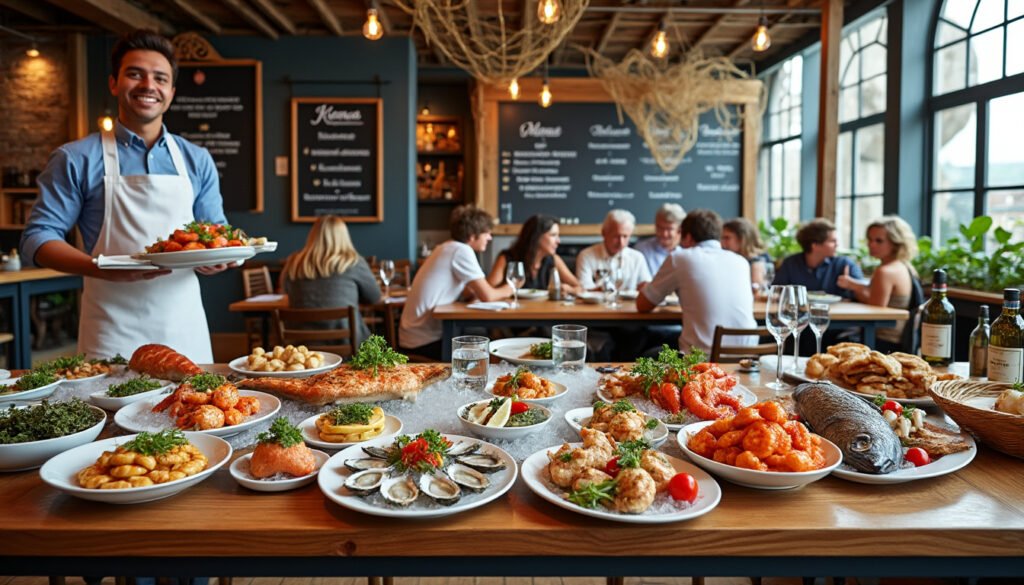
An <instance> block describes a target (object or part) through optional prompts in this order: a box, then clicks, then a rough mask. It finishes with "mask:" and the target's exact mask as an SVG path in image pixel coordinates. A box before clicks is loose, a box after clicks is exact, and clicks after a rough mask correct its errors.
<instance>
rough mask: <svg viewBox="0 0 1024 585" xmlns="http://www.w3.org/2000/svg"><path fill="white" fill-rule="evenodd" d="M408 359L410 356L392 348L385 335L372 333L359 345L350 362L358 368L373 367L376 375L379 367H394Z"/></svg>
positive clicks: (351, 365) (366, 368) (353, 366)
mask: <svg viewBox="0 0 1024 585" xmlns="http://www.w3.org/2000/svg"><path fill="white" fill-rule="evenodd" d="M407 361H409V358H407V357H406V356H404V355H402V354H400V353H398V352H397V351H395V350H393V349H391V346H389V345H388V342H387V341H386V340H385V339H384V338H383V337H381V336H380V335H371V336H370V338H369V339H367V340H366V341H364V342H363V343H362V344H361V345H360V346H359V350H358V351H357V352H356V355H354V356H352V359H351V360H349V362H348V364H349V366H350V367H352V368H353V369H356V370H368V369H370V368H373V375H374V376H376V375H377V369H378V368H393V367H395V366H397V365H399V364H404V363H405V362H407Z"/></svg>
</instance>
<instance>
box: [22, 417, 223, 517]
mask: <svg viewBox="0 0 1024 585" xmlns="http://www.w3.org/2000/svg"><path fill="white" fill-rule="evenodd" d="M135 436H136V435H125V436H123V437H112V438H110V439H104V440H102V441H96V442H95V443H87V444H85V445H82V446H80V447H75V448H74V449H71V450H70V451H65V452H63V453H61V454H60V455H57V456H56V457H54V458H52V459H50V460H49V461H47V462H46V463H45V464H44V465H43V468H42V469H40V470H39V477H41V478H42V479H43V481H45V482H46V483H48V484H50V485H51V486H53V487H55V488H57V489H59V490H60V491H62V492H64V493H66V494H68V495H72V496H75V497H78V498H82V499H83V500H93V501H96V502H106V503H108V504H140V503H142V502H152V501H153V500H159V499H161V498H166V497H169V496H173V495H174V494H176V493H178V492H180V491H182V490H184V489H186V488H189V487H191V486H193V485H195V484H197V483H199V482H201V481H203V480H204V479H206V478H207V477H210V476H211V475H213V472H214V471H217V469H219V468H220V466H221V465H224V464H225V463H227V461H228V460H229V459H231V445H229V444H228V442H227V441H225V440H224V439H221V438H220V437H213V436H210V435H206V434H201V433H191V432H186V433H185V437H186V438H188V440H189V442H190V443H192V444H193V445H195V446H196V448H197V449H199V450H200V451H202V452H203V455H206V458H207V464H206V469H204V470H203V471H200V472H199V473H197V474H195V475H190V476H188V477H185V478H182V479H179V480H176V481H169V482H167V483H161V484H157V485H151V486H146V487H137V488H127V489H123V490H91V489H87V488H84V487H82V486H80V485H78V477H77V476H78V472H79V471H81V470H82V469H84V468H86V467H89V466H90V465H92V464H93V463H96V459H97V458H99V456H100V455H102V454H103V452H104V451H113V450H114V449H115V448H117V446H118V445H123V444H124V443H127V442H128V441H131V440H132V439H134V438H135Z"/></svg>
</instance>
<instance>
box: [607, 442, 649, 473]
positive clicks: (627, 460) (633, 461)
mask: <svg viewBox="0 0 1024 585" xmlns="http://www.w3.org/2000/svg"><path fill="white" fill-rule="evenodd" d="M650 448H651V444H650V443H648V442H647V440H646V439H637V440H635V441H622V442H621V443H619V446H618V447H617V448H616V449H615V453H616V454H617V455H618V456H619V467H622V468H626V467H640V458H641V457H643V454H644V451H646V450H648V449H650Z"/></svg>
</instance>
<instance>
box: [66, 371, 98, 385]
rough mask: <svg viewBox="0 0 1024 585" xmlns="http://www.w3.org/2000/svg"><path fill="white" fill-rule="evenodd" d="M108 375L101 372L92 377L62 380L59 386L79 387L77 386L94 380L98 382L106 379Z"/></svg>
mask: <svg viewBox="0 0 1024 585" xmlns="http://www.w3.org/2000/svg"><path fill="white" fill-rule="evenodd" d="M109 375H110V374H109V373H108V372H103V373H101V374H96V375H94V376H89V377H88V378H73V379H72V378H62V379H61V381H60V383H61V385H64V386H79V385H82V384H88V383H89V382H94V381H96V380H100V379H102V378H106V377H107V376H109Z"/></svg>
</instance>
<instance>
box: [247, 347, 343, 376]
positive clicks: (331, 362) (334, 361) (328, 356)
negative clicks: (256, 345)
mask: <svg viewBox="0 0 1024 585" xmlns="http://www.w3.org/2000/svg"><path fill="white" fill-rule="evenodd" d="M317 353H319V354H321V355H323V356H324V364H323V365H322V366H320V367H319V368H310V369H308V370H299V371H297V372H294V371H293V372H259V371H256V370H247V369H245V367H244V366H245V365H246V364H247V363H248V359H249V356H247V355H243V356H242V357H240V358H235V359H233V360H231V361H230V362H228V367H229V368H231V371H233V372H236V373H239V374H242V375H243V376H249V377H250V378H308V377H309V376H312V375H313V374H319V373H321V372H326V371H328V370H333V369H334V368H336V367H338V366H340V365H341V356H340V355H338V354H336V353H331V352H329V351H320V352H317Z"/></svg>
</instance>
